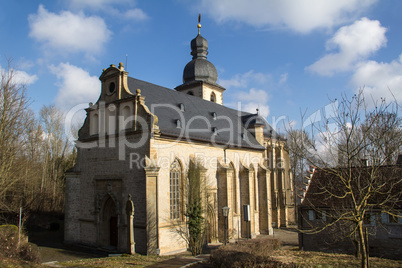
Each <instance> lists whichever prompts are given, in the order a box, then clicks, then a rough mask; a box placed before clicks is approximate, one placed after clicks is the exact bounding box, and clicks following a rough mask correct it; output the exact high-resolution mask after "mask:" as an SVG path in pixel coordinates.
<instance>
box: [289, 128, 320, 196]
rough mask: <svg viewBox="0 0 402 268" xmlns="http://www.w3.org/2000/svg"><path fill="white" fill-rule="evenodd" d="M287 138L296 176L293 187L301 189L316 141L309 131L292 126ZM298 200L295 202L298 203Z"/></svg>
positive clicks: (294, 176) (292, 166)
mask: <svg viewBox="0 0 402 268" xmlns="http://www.w3.org/2000/svg"><path fill="white" fill-rule="evenodd" d="M286 138H287V147H288V149H289V158H290V163H291V168H292V173H293V178H294V179H293V183H294V185H293V189H297V190H300V189H301V188H302V187H303V179H304V177H305V176H306V172H307V170H308V167H309V165H310V163H308V161H307V160H308V159H310V158H312V153H311V150H312V148H313V146H314V141H313V140H311V138H309V136H308V133H307V131H305V130H298V129H292V128H290V129H288V130H287V135H286ZM296 198H297V197H296ZM296 201H297V200H295V204H297V202H296Z"/></svg>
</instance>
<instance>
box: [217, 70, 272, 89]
mask: <svg viewBox="0 0 402 268" xmlns="http://www.w3.org/2000/svg"><path fill="white" fill-rule="evenodd" d="M269 79H271V75H270V74H263V73H255V72H254V71H253V70H250V71H248V72H247V73H244V74H236V75H235V76H234V77H233V78H231V79H227V80H225V79H219V84H220V85H222V86H223V87H225V88H230V87H241V88H246V87H248V85H249V84H250V83H251V82H257V83H259V84H264V83H266V82H267V81H268V80H269Z"/></svg>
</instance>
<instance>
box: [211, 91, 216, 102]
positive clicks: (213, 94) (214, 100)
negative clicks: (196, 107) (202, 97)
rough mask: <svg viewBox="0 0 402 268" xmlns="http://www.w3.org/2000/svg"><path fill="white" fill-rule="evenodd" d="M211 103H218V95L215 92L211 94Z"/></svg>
mask: <svg viewBox="0 0 402 268" xmlns="http://www.w3.org/2000/svg"><path fill="white" fill-rule="evenodd" d="M211 101H212V102H216V95H215V92H212V93H211Z"/></svg>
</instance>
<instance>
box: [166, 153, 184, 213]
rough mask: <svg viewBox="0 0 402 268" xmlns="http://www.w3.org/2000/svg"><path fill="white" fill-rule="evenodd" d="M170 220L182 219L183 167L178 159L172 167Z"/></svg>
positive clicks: (170, 175)
mask: <svg viewBox="0 0 402 268" xmlns="http://www.w3.org/2000/svg"><path fill="white" fill-rule="evenodd" d="M169 178H170V219H171V220H174V219H180V182H181V166H180V163H179V161H178V160H177V159H175V160H174V161H173V163H172V164H171V165H170V174H169Z"/></svg>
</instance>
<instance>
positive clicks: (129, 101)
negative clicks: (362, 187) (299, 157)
mask: <svg viewBox="0 0 402 268" xmlns="http://www.w3.org/2000/svg"><path fill="white" fill-rule="evenodd" d="M207 47H208V43H207V42H206V40H205V39H204V38H203V37H202V36H201V35H200V33H199V34H198V36H197V37H196V38H195V39H194V40H193V41H192V42H191V48H192V55H193V59H192V61H190V62H189V64H187V66H186V67H185V69H184V73H183V84H182V85H180V86H178V87H176V90H172V89H168V88H164V87H161V86H157V85H154V84H151V83H149V82H145V81H141V80H138V79H135V78H132V77H129V76H128V73H127V72H126V71H125V70H124V66H123V64H122V63H120V64H119V66H118V67H116V66H115V65H111V66H110V67H109V68H107V69H104V70H103V73H102V75H101V76H100V78H99V79H100V80H101V82H102V87H101V93H100V97H99V99H98V101H97V102H96V103H95V104H92V103H91V104H90V105H89V107H88V108H87V109H86V112H87V117H86V119H85V122H84V125H83V126H82V128H81V129H80V131H79V138H78V141H77V148H78V160H77V164H76V166H75V167H74V168H73V169H72V170H71V171H70V172H69V174H68V175H67V180H66V207H65V241H66V242H67V243H80V244H86V245H91V246H96V247H104V248H110V249H115V250H118V251H121V252H131V253H132V252H133V250H131V249H132V248H135V251H136V252H139V253H143V254H170V253H174V252H178V251H183V250H186V244H185V241H184V240H183V239H181V237H180V235H178V234H177V232H175V228H176V226H175V224H177V223H178V224H184V220H185V216H184V212H185V199H186V197H185V195H184V190H183V187H184V181H185V176H186V170H187V168H188V165H189V161H190V159H196V160H197V161H198V162H200V163H201V164H202V174H201V175H202V177H203V178H204V179H205V181H206V194H205V199H206V203H207V205H206V206H205V211H204V217H205V220H206V222H207V226H208V230H207V238H208V242H218V241H219V240H222V238H223V228H224V218H223V216H222V207H224V206H228V207H229V208H230V213H229V218H228V225H229V226H228V227H229V232H230V234H231V235H232V236H233V237H234V238H237V237H238V236H241V237H245V236H246V235H247V233H250V235H251V237H255V236H256V235H258V234H272V226H273V223H275V226H276V227H283V226H287V225H289V224H293V223H295V216H294V215H295V207H294V203H293V200H294V198H293V197H294V190H293V183H292V174H291V171H290V170H291V169H290V161H289V155H288V152H287V150H286V141H285V140H284V139H283V138H282V137H280V136H279V135H278V134H277V133H276V132H275V131H274V130H273V129H272V128H271V127H270V126H269V125H268V123H267V122H266V121H265V120H264V119H263V118H262V117H261V116H259V115H258V113H256V114H250V113H246V112H241V111H236V110H233V109H231V108H228V107H225V106H223V92H224V90H225V89H224V88H223V87H221V86H219V85H218V84H217V83H216V82H217V72H216V69H215V67H214V66H213V65H212V63H210V62H209V61H207V60H206V54H207ZM129 196H130V197H129ZM131 202H132V203H131ZM131 204H133V206H134V215H132V210H131V209H127V208H128V207H129V208H131ZM243 205H249V206H250V218H251V221H250V229H249V232H247V229H246V228H247V225H246V222H245V221H243V218H244V215H243V209H242V208H243ZM130 217H131V218H130ZM130 230H132V231H130Z"/></svg>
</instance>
